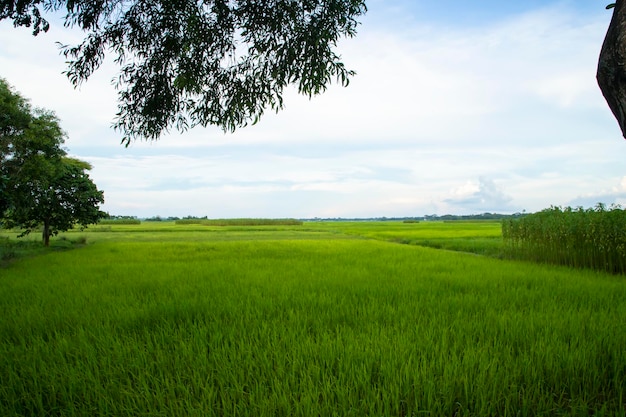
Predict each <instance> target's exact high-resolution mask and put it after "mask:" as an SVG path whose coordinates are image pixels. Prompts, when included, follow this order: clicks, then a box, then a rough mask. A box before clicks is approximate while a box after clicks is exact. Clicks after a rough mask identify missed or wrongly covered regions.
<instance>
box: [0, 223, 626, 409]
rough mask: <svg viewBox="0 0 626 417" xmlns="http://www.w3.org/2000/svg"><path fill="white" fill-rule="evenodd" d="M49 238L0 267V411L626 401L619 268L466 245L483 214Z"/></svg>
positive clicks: (605, 404) (539, 405) (625, 308)
mask: <svg viewBox="0 0 626 417" xmlns="http://www.w3.org/2000/svg"><path fill="white" fill-rule="evenodd" d="M62 237H63V238H64V239H66V240H65V242H68V241H70V242H73V241H81V242H83V243H86V245H85V246H83V247H80V248H77V249H72V250H54V246H53V248H52V250H50V251H48V252H46V253H44V254H38V255H36V256H31V257H25V258H20V259H17V260H15V261H13V262H11V263H9V264H8V265H7V266H5V267H4V268H2V269H0V315H1V316H0V317H2V318H1V319H0V375H2V379H1V381H2V382H1V383H0V415H2V416H57V415H58V416H61V415H62V416H137V415H144V416H589V415H595V416H625V415H626V319H625V318H626V281H625V280H624V277H623V276H622V275H613V274H607V273H603V272H597V271H591V270H579V269H572V268H568V267H563V266H552V265H545V264H535V263H530V262H524V261H513V260H504V259H496V258H493V257H489V256H477V255H476V253H481V252H484V248H485V247H491V248H494V247H496V246H497V245H498V244H499V245H501V244H502V243H501V242H502V237H501V232H500V224H499V223H477V224H474V223H471V224H468V223H458V224H449V223H431V224H428V223H425V222H424V223H417V224H403V223H400V222H397V223H396V222H378V223H359V222H354V223H341V222H339V223H308V222H306V223H304V224H302V225H292V226H280V225H270V226H259V227H254V226H252V227H245V226H220V227H217V226H215V227H213V226H207V225H175V224H173V223H162V224H141V225H101V226H95V227H93V228H90V229H88V230H86V231H82V232H81V231H74V232H71V233H67V234H65V235H64V236H62ZM455 240H457V241H458V242H461V243H458V244H455V243H454V241H455ZM472 240H475V241H477V242H478V243H476V244H475V245H474V247H475V249H476V250H475V251H474V252H475V253H466V252H456V251H454V250H452V249H455V245H456V246H457V247H456V250H464V248H468V247H470V246H471V242H472ZM61 242H64V241H58V240H57V242H55V243H57V244H59V243H61ZM399 242H400V243H409V244H398V243H399ZM433 242H434V243H435V244H433ZM481 242H482V243H481ZM485 242H487V243H485ZM498 242H499V243H498ZM423 244H425V245H426V246H437V245H438V246H439V247H441V248H443V249H446V250H442V249H436V248H435V247H425V246H424V245H423Z"/></svg>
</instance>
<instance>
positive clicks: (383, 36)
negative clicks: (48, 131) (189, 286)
mask: <svg viewBox="0 0 626 417" xmlns="http://www.w3.org/2000/svg"><path fill="white" fill-rule="evenodd" d="M608 3H609V1H608V0H607V1H605V2H602V1H594V0H560V1H550V0H542V1H535V0H524V1H523V2H522V1H520V2H502V1H497V2H496V1H495V0H482V1H480V2H468V1H466V0H449V1H447V2H441V1H437V0H410V1H405V0H393V1H392V0H370V1H368V3H367V4H368V12H367V14H366V15H365V16H364V17H363V18H361V20H360V21H361V25H360V26H359V28H358V33H357V36H356V37H354V38H351V39H344V40H342V41H340V43H339V45H338V52H339V53H340V55H341V56H342V61H343V62H344V63H345V65H346V67H348V68H349V69H352V70H354V71H356V76H355V77H354V78H353V79H352V80H351V82H350V85H349V86H348V87H342V86H339V85H333V86H331V87H330V88H329V89H328V90H327V91H326V92H325V93H324V94H322V95H320V96H316V97H314V98H312V99H309V98H307V97H304V96H300V95H298V94H297V93H296V92H295V91H293V90H290V91H288V92H287V93H286V95H285V109H283V110H282V111H280V112H279V113H278V114H275V113H274V112H272V111H271V110H270V111H268V112H267V113H266V114H265V116H264V117H263V118H262V119H261V121H260V122H259V123H258V124H257V125H254V126H249V127H246V128H243V129H240V130H238V131H236V132H235V133H232V134H231V133H224V132H222V131H221V130H220V129H218V128H214V127H209V128H201V127H199V128H194V129H193V130H190V131H187V132H185V133H182V134H180V133H178V132H175V131H174V132H171V133H169V134H166V135H163V136H162V137H161V138H160V139H159V140H158V141H154V142H140V141H137V142H133V143H132V144H131V145H130V146H129V147H128V148H125V147H124V146H122V145H121V144H120V140H121V134H120V133H119V132H116V131H115V130H113V129H112V128H111V125H112V122H113V119H114V116H115V113H116V112H117V101H116V97H117V96H116V95H117V93H116V91H115V88H114V87H113V85H112V83H111V80H112V78H113V77H114V76H115V74H116V67H115V64H114V63H113V62H112V59H109V60H107V61H105V64H104V65H103V67H102V68H101V69H100V70H99V71H98V72H96V73H95V74H94V75H93V76H92V77H91V78H90V79H89V81H88V82H86V83H85V84H83V85H82V86H81V87H80V88H79V89H74V88H73V87H72V85H71V84H70V82H69V81H68V80H67V78H66V77H65V76H64V75H63V71H64V70H65V69H66V64H65V62H64V58H63V56H61V55H60V54H59V49H58V47H57V46H56V42H60V43H63V44H76V43H78V42H80V40H81V39H82V34H81V33H80V32H77V31H75V30H70V29H66V28H63V27H62V25H58V24H53V25H52V28H51V29H50V31H49V32H48V33H46V34H41V35H39V36H37V37H33V36H32V35H31V31H30V30H29V29H25V28H17V29H16V28H13V26H12V24H11V23H9V22H0V77H2V78H5V79H6V80H7V81H8V82H9V84H10V85H12V86H13V87H14V89H15V90H16V91H17V92H19V93H20V94H21V95H22V96H24V97H26V98H28V99H29V100H30V102H31V103H32V104H33V105H34V106H37V107H43V108H46V109H49V110H53V111H54V112H55V113H56V114H57V115H58V116H59V118H60V119H61V126H62V127H63V129H64V130H65V131H66V132H67V140H66V143H65V146H66V148H67V149H68V151H69V153H70V154H71V155H72V156H76V157H78V158H80V159H83V160H86V161H88V162H90V163H91V164H92V165H93V170H92V171H91V174H90V175H91V178H92V179H93V180H94V182H95V183H96V185H97V186H98V188H99V189H101V190H103V191H104V195H105V204H104V205H103V206H102V209H103V210H105V211H107V212H109V213H110V214H112V215H131V216H138V217H152V216H162V217H167V216H178V217H183V216H208V217H209V218H239V217H270V218H284V217H293V218H315V217H320V218H337V217H342V218H366V217H383V216H384V217H412V216H423V215H433V214H436V215H445V214H480V213H485V212H492V213H493V212H497V213H516V212H523V211H526V212H535V211H540V210H542V209H544V208H547V207H550V206H553V205H554V206H572V207H577V206H583V207H591V206H594V205H595V204H596V203H598V202H603V203H605V204H626V141H625V140H624V139H623V138H622V135H621V132H620V131H619V128H618V125H617V122H616V121H615V120H614V118H613V116H612V114H611V112H610V110H609V108H608V106H607V105H606V102H605V101H604V98H603V97H602V94H601V93H600V90H599V88H598V87H597V84H596V80H595V72H596V66H597V60H598V54H599V51H600V48H601V45H602V41H603V39H604V35H605V33H606V29H607V27H608V24H609V21H610V18H611V13H612V12H611V11H608V10H605V6H606V4H608Z"/></svg>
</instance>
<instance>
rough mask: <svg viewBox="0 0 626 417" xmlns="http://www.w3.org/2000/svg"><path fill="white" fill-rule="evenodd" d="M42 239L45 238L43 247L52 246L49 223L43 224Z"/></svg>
mask: <svg viewBox="0 0 626 417" xmlns="http://www.w3.org/2000/svg"><path fill="white" fill-rule="evenodd" d="M42 237H43V245H44V246H46V247H47V246H50V224H49V223H48V222H47V221H44V222H43V232H42Z"/></svg>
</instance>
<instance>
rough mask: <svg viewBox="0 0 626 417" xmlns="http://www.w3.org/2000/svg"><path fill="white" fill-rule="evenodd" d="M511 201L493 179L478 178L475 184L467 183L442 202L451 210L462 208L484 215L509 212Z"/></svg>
mask: <svg viewBox="0 0 626 417" xmlns="http://www.w3.org/2000/svg"><path fill="white" fill-rule="evenodd" d="M511 200H512V198H511V197H510V196H509V195H507V194H506V193H505V192H504V190H503V189H502V187H500V186H498V185H496V183H495V181H494V180H493V179H490V178H486V177H480V178H478V182H477V183H476V182H473V181H468V182H466V183H465V184H464V185H462V186H460V187H458V188H456V189H455V190H453V191H452V197H449V198H446V199H445V200H444V202H445V203H448V204H450V205H451V206H452V207H453V208H458V207H463V209H465V210H469V211H471V212H480V213H484V212H510V211H511V210H512V207H511V206H510V205H509V203H510V202H511ZM457 210H458V209H457ZM455 211H456V210H455Z"/></svg>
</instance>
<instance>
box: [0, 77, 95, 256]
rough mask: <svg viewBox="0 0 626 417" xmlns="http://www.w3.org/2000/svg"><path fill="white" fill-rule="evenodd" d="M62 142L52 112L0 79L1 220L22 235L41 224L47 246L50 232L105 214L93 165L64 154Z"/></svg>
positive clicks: (65, 228)
mask: <svg viewBox="0 0 626 417" xmlns="http://www.w3.org/2000/svg"><path fill="white" fill-rule="evenodd" d="M64 142H65V133H64V132H63V130H62V129H61V127H60V125H59V120H58V119H57V117H56V116H55V115H54V114H53V113H51V112H49V111H44V110H40V109H32V108H31V107H30V105H29V104H28V102H27V100H26V99H24V98H23V97H21V96H20V95H19V94H17V93H14V92H13V91H12V90H11V88H10V87H9V86H8V84H7V83H6V81H4V80H2V79H0V220H1V221H2V224H3V225H4V226H5V227H8V228H12V227H18V228H20V229H21V230H22V234H21V236H23V235H25V234H28V233H30V232H31V231H33V230H36V229H39V228H42V237H43V241H44V244H45V245H46V246H47V245H48V243H49V239H50V236H52V235H55V234H57V233H58V232H60V231H65V230H68V229H71V228H72V227H74V225H75V224H79V225H81V226H83V227H84V226H87V225H88V224H91V223H96V222H97V221H98V219H100V218H101V217H102V216H103V215H104V214H105V213H103V212H101V211H100V210H99V205H100V204H102V203H103V202H104V194H103V193H102V191H100V190H98V189H97V187H96V185H95V184H94V183H93V181H92V180H91V179H90V178H89V175H88V173H87V171H88V170H90V169H91V166H90V165H89V164H88V163H86V162H84V161H80V160H78V159H75V158H71V157H68V155H67V152H66V151H65V150H64V149H63V148H62V145H63V143H64Z"/></svg>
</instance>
